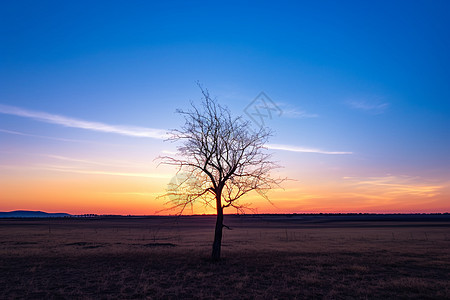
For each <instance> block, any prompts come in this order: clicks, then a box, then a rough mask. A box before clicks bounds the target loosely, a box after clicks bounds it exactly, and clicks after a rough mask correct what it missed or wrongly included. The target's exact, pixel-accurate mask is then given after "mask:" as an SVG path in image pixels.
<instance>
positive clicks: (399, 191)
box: [344, 175, 444, 198]
mask: <svg viewBox="0 0 450 300" xmlns="http://www.w3.org/2000/svg"><path fill="white" fill-rule="evenodd" d="M344 179H345V180H349V181H350V182H352V183H353V184H354V185H355V186H357V187H359V188H361V189H362V190H364V191H366V193H368V194H373V195H379V196H382V197H384V198H394V197H398V196H402V195H410V196H418V197H434V196H436V195H437V194H439V191H440V190H441V189H443V188H444V185H442V184H427V183H424V180H423V179H420V178H417V177H411V176H393V175H387V176H381V177H368V178H352V177H344Z"/></svg>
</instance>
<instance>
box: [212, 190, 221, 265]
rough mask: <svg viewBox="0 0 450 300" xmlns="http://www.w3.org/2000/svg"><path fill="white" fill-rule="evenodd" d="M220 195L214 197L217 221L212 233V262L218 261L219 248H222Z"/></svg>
mask: <svg viewBox="0 0 450 300" xmlns="http://www.w3.org/2000/svg"><path fill="white" fill-rule="evenodd" d="M220 197H221V196H220V195H218V197H217V196H216V205H217V220H216V230H215V231H214V243H213V248H212V257H211V258H212V260H213V261H218V260H220V248H221V247H222V229H223V208H222V203H221V201H220Z"/></svg>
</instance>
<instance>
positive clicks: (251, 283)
mask: <svg viewBox="0 0 450 300" xmlns="http://www.w3.org/2000/svg"><path fill="white" fill-rule="evenodd" d="M214 222H215V219H214V217H213V216H191V217H180V218H176V217H148V218H137V217H135V218H132V217H129V218H125V217H123V218H120V217H115V218H112V217H111V218H105V217H103V218H89V219H88V218H61V219H0V291H1V292H0V298H2V299H17V298H28V299H44V298H45V299H55V298H58V299H61V298H63V299H64V298H67V299H73V298H78V299H80V298H83V299H85V298H87V299H130V298H152V299H153V298H154V299H161V298H163V299H186V298H187V299H189V298H195V299H199V298H200V299H225V298H227V299H294V298H297V299H399V298H400V299H406V298H408V299H410V298H413V299H450V283H449V282H450V275H449V274H450V251H449V249H450V216H448V215H436V216H429V215H427V216H424V215H409V216H405V215H391V216H375V215H355V216H348V215H345V216H328V215H322V216H320V215H316V216H305V215H290V216H284V215H282V216H275V215H272V216H270V215H266V216H251V215H247V216H232V215H228V216H225V224H226V225H228V226H230V227H231V228H232V230H226V229H224V240H223V247H222V256H223V259H222V261H220V262H216V263H214V262H212V261H210V259H209V255H210V251H211V244H212V239H213V230H214Z"/></svg>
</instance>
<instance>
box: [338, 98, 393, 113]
mask: <svg viewBox="0 0 450 300" xmlns="http://www.w3.org/2000/svg"><path fill="white" fill-rule="evenodd" d="M346 104H347V105H348V106H349V107H350V108H352V109H356V110H361V111H365V112H368V113H374V114H382V113H384V112H385V111H386V109H388V108H389V103H387V102H384V103H370V102H367V101H347V103H346Z"/></svg>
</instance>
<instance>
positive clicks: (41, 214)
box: [0, 210, 71, 218]
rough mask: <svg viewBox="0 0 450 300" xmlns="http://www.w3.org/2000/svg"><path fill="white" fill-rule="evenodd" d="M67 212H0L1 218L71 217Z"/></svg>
mask: <svg viewBox="0 0 450 300" xmlns="http://www.w3.org/2000/svg"><path fill="white" fill-rule="evenodd" d="M70 216H71V215H70V214H66V213H46V212H43V211H30V210H15V211H8V212H0V218H62V217H70Z"/></svg>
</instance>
